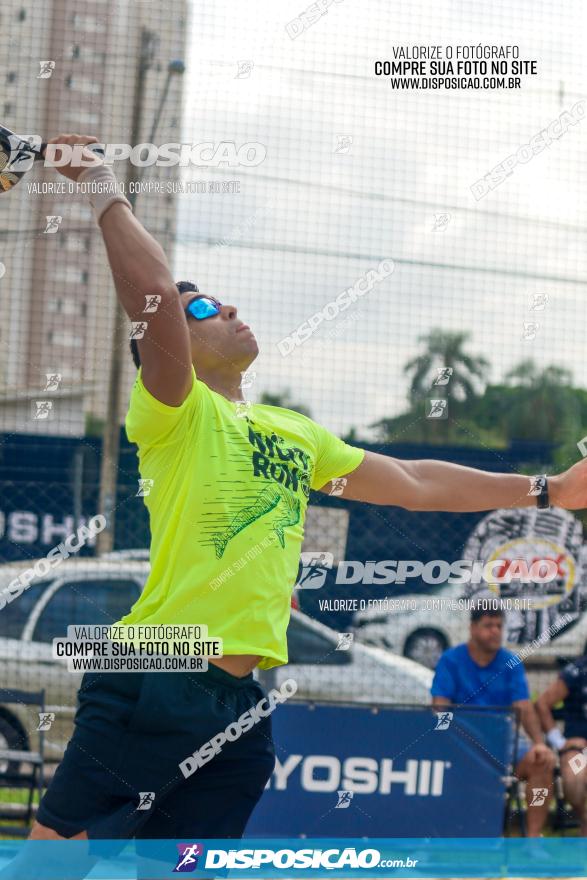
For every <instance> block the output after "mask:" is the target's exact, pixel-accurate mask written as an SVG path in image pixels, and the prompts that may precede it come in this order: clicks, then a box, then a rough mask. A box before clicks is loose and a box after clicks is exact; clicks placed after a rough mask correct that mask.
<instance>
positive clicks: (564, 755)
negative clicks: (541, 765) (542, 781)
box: [536, 654, 587, 837]
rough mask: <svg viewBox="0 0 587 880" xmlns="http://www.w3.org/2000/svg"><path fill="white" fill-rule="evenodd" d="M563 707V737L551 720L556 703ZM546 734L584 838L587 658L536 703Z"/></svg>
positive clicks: (569, 669)
mask: <svg viewBox="0 0 587 880" xmlns="http://www.w3.org/2000/svg"><path fill="white" fill-rule="evenodd" d="M561 702H562V704H563V717H564V733H562V732H561V731H560V730H559V729H558V727H557V726H556V724H555V723H554V718H553V717H552V709H553V707H554V706H556V705H557V703H561ZM536 710H537V712H538V715H539V717H540V720H541V722H542V729H543V730H545V731H546V742H547V743H549V744H550V745H551V746H552V747H553V749H556V751H557V752H558V753H559V755H560V767H561V778H562V781H563V790H564V793H565V798H566V799H567V800H568V802H569V803H570V804H571V806H572V807H573V809H574V811H575V813H576V814H577V816H578V818H579V821H580V823H581V829H580V832H579V833H580V834H581V835H582V836H583V837H585V836H587V654H586V655H584V656H583V657H578V658H577V659H576V660H575V661H574V662H573V663H569V664H568V665H567V666H565V668H564V669H563V670H562V672H561V673H560V674H559V675H558V677H557V678H556V679H555V681H553V682H552V684H551V685H550V686H549V687H547V688H546V690H545V691H544V693H543V694H542V695H541V696H540V697H539V698H538V700H537V702H536Z"/></svg>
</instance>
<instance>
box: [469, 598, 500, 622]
mask: <svg viewBox="0 0 587 880" xmlns="http://www.w3.org/2000/svg"><path fill="white" fill-rule="evenodd" d="M482 617H501V619H502V620H503V618H504V617H505V614H504V610H503V608H502V606H501V602H500V600H499V599H498V598H497V597H496V596H492V597H491V598H483V599H478V600H477V601H476V602H475V603H474V604H473V605H471V623H478V622H479V621H480V620H481V618H482Z"/></svg>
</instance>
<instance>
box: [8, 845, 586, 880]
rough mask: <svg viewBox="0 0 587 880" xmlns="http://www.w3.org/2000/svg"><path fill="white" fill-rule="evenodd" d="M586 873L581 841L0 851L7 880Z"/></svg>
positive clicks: (369, 878) (558, 875) (571, 875)
mask: <svg viewBox="0 0 587 880" xmlns="http://www.w3.org/2000/svg"><path fill="white" fill-rule="evenodd" d="M586 864H587V840H585V839H584V838H564V839H543V838H533V839H517V840H515V839H511V840H508V839H506V840H504V839H501V840H491V841H490V840H487V838H478V839H474V838H468V839H466V840H458V839H451V840H441V839H436V840H429V839H423V838H412V839H410V840H406V839H396V838H394V839H390V838H374V839H371V840H365V839H360V838H356V837H355V838H352V839H345V840H341V839H336V838H317V839H314V840H304V841H300V840H299V839H297V840H296V839H292V838H285V839H279V840H276V839H270V840H254V841H251V840H248V841H246V840H244V841H240V840H226V839H222V840H193V841H185V840H183V841H176V840H136V841H134V840H114V841H110V840H97V841H91V842H90V844H89V845H88V842H87V841H70V840H67V841H40V840H34V841H26V842H25V841H13V840H2V841H0V877H2V878H6V880H8V878H11V880H16V878H18V880H81V878H82V877H86V876H88V877H89V878H91V880H136V877H140V878H141V880H164V878H169V880H172V878H174V877H177V876H178V874H180V875H181V874H187V875H189V876H191V877H194V878H196V877H199V878H211V880H213V878H215V877H216V878H218V877H226V876H230V877H245V878H247V877H250V878H271V880H276V878H279V877H280V876H281V877H283V878H284V880H291V877H292V876H295V877H300V878H306V877H312V878H314V877H330V878H339V877H340V878H342V877H345V878H346V877H363V878H365V880H373V878H378V877H380V878H385V880H388V878H390V877H398V878H400V877H401V878H404V877H406V878H414V880H416V878H430V880H432V878H435V880H440V878H453V880H454V878H461V877H462V878H472V877H475V878H486V877H487V878H495V877H508V878H510V877H511V878H514V877H520V878H528V877H532V878H542V877H549V878H563V877H568V878H584V877H585V865H586Z"/></svg>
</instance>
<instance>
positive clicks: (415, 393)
mask: <svg viewBox="0 0 587 880" xmlns="http://www.w3.org/2000/svg"><path fill="white" fill-rule="evenodd" d="M469 337H470V334H469V333H460V332H451V331H449V330H441V329H439V328H435V329H433V330H431V331H430V333H428V335H426V336H420V338H419V340H418V341H419V342H423V343H425V344H426V351H425V352H423V353H422V354H419V355H417V356H416V357H415V358H412V360H411V361H408V363H407V364H406V365H405V367H404V373H406V375H409V374H410V373H412V379H411V383H410V390H409V396H410V399H413V398H416V399H418V400H421V399H422V398H425V397H430V396H431V394H434V396H437V397H451V398H454V399H455V400H458V401H460V402H463V403H465V402H467V401H468V400H471V399H472V398H474V397H476V396H477V392H476V390H475V383H476V382H478V383H480V384H485V382H486V380H487V373H488V371H489V361H488V360H487V359H486V358H484V357H483V355H476V356H473V355H469V354H467V353H466V352H465V351H464V350H463V346H464V344H465V342H467V341H468V340H469ZM441 367H450V368H451V369H452V374H451V376H450V380H449V382H448V385H434V384H433V382H434V380H435V378H436V376H437V375H438V370H439V369H440V368H441ZM444 392H446V393H444Z"/></svg>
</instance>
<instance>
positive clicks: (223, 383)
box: [194, 364, 245, 400]
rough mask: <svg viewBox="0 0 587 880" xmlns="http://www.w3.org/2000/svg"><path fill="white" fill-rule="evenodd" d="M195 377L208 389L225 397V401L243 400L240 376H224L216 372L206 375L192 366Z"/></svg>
mask: <svg viewBox="0 0 587 880" xmlns="http://www.w3.org/2000/svg"><path fill="white" fill-rule="evenodd" d="M194 369H195V371H196V376H197V377H198V379H200V380H201V381H202V382H204V383H205V384H206V385H207V386H208V388H211V389H212V391H215V392H216V393H217V394H221V395H222V397H226V399H227V400H244V399H245V398H244V396H243V392H242V390H241V374H240V373H234V372H231V373H227V374H226V375H224V374H222V373H218V372H214V373H208V372H206V371H205V370H201V369H198V367H197V366H196V365H195V364H194Z"/></svg>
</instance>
